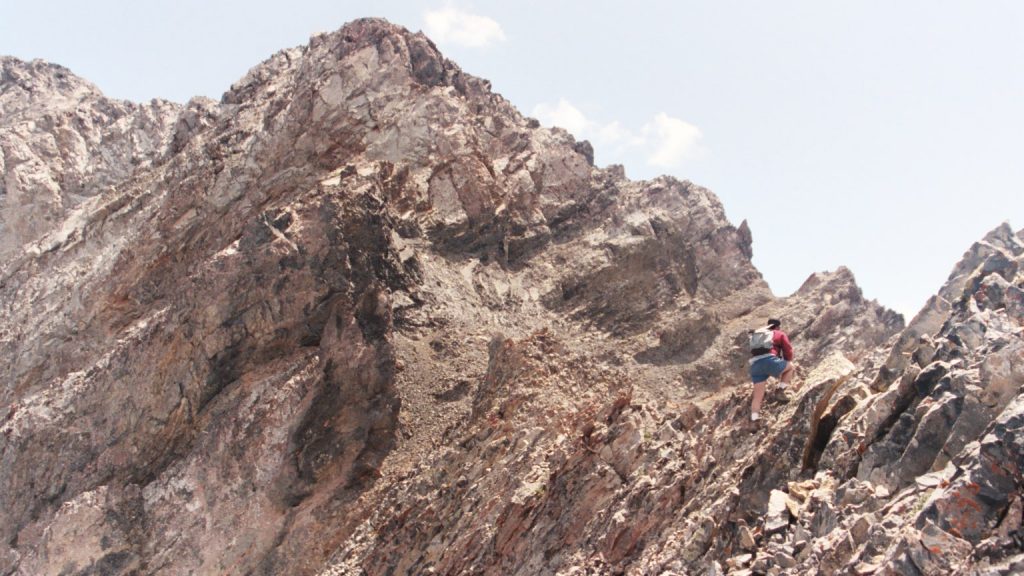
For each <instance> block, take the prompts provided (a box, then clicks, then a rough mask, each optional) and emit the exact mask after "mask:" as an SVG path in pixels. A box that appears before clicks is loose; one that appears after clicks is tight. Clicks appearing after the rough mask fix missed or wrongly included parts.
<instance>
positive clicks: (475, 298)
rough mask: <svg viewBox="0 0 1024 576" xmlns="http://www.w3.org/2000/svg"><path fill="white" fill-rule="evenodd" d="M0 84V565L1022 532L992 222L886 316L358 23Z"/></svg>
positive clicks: (1016, 285) (776, 551)
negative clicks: (764, 257) (755, 389)
mask: <svg viewBox="0 0 1024 576" xmlns="http://www.w3.org/2000/svg"><path fill="white" fill-rule="evenodd" d="M0 106H2V110H3V116H2V117H0V151H2V153H3V155H2V156H0V167H2V168H3V174H4V180H3V186H4V187H3V188H2V189H0V218H2V220H0V306H2V308H3V310H4V315H3V316H2V317H0V351H2V352H3V354H4V356H5V357H6V358H8V359H9V360H8V362H7V363H6V364H5V365H4V366H3V367H2V368H0V370H2V376H3V377H2V382H3V387H2V389H0V405H2V406H3V411H2V418H3V420H2V426H0V431H2V437H0V464H2V466H0V537H2V538H0V543H2V544H0V573H17V574H139V573H141V574H185V573H195V574H250V573H259V574H361V573H366V574H388V573H394V574H398V573H413V574H419V573H443V574H459V573H488V574H549V573H563V574H574V573H579V574H583V573H622V572H628V573H679V574H697V573H702V572H705V571H712V572H714V573H718V572H717V571H721V570H725V569H729V570H733V571H735V572H736V573H743V571H744V570H747V571H752V572H756V573H772V574H776V573H794V574H795V573H801V574H803V573H813V572H816V571H817V572H821V573H832V572H834V571H837V570H847V571H850V570H854V571H859V573H872V572H873V571H880V572H886V571H889V572H892V571H901V572H910V571H913V570H918V571H919V572H922V573H933V572H934V571H935V570H973V569H981V567H984V566H992V567H993V568H991V569H992V570H1003V569H1004V567H1005V570H1007V571H1012V570H1013V569H1014V566H1015V565H1016V564H1015V563H1018V564H1019V562H1020V559H1019V557H1018V556H1017V555H1018V554H1019V547H1020V538H1019V527H1020V520H1021V518H1020V515H1021V507H1022V504H1021V500H1020V498H1019V496H1018V492H1019V490H1020V484H1021V482H1020V472H1019V470H1020V465H1019V460H1020V458H1021V448H1020V446H1019V444H1020V438H1018V437H1017V436H1016V430H1017V428H1018V427H1019V423H1018V420H1019V419H1020V414H1018V413H1017V412H1019V410H1018V408H1019V406H1020V402H1019V397H1018V393H1019V387H1020V383H1021V366H1022V364H1021V338H1020V321H1021V310H1022V308H1024V305H1022V300H1021V287H1022V276H1021V270H1020V260H1021V244H1022V243H1021V240H1020V235H1019V234H1018V235H1014V234H1013V232H1012V230H1010V229H1009V227H1006V226H1004V227H1002V228H1000V229H998V230H996V231H994V232H993V233H992V234H991V235H990V236H989V237H988V238H986V240H985V241H984V242H982V243H979V244H978V245H977V246H975V247H974V248H972V250H971V252H969V253H968V255H966V256H965V259H964V261H963V262H961V264H959V265H958V266H957V268H956V270H955V272H954V275H953V277H952V278H951V279H950V282H949V283H948V284H947V286H945V287H944V288H943V289H942V290H941V291H940V293H939V296H937V297H936V298H935V299H934V300H933V301H932V302H930V303H929V305H928V306H926V308H925V309H924V310H923V311H922V313H921V314H919V315H918V317H917V318H915V319H914V321H913V322H912V323H911V325H910V326H909V327H908V328H907V329H905V330H903V324H902V319H901V318H900V317H899V316H898V315H895V314H894V313H892V312H890V311H887V310H885V309H883V308H882V307H880V306H879V305H877V304H876V303H874V302H869V301H867V300H865V299H864V298H863V297H862V295H861V292H860V290H859V288H857V286H856V283H855V282H854V279H853V275H852V274H851V273H850V271H849V270H846V269H844V268H841V269H839V270H837V271H835V272H831V273H819V274H814V275H812V276H811V277H810V278H809V279H808V280H807V282H806V283H805V284H804V286H803V287H801V289H800V290H799V291H798V292H797V293H795V294H794V295H792V296H790V297H788V298H784V299H779V298H776V297H774V296H773V295H772V294H771V292H770V291H769V290H768V287H767V285H766V284H765V283H764V282H763V280H762V279H761V276H760V274H759V273H758V272H757V270H756V269H755V268H754V267H753V266H752V265H751V263H750V257H751V254H752V241H753V240H752V237H751V232H750V230H749V229H748V228H747V226H746V225H745V224H741V225H740V227H739V228H736V227H733V226H732V225H731V224H729V222H728V221H727V220H726V219H725V215H724V211H723V209H722V206H721V204H720V203H719V201H718V200H717V198H715V196H714V195H713V194H712V193H711V192H709V191H708V190H705V189H703V188H701V187H699V186H696V185H693V184H691V183H689V182H680V181H677V180H675V179H672V178H659V179H655V180H652V181H647V182H631V181H629V180H626V179H625V178H624V177H623V174H622V171H621V169H619V168H616V167H610V168H607V169H601V168H597V167H594V166H593V165H592V151H591V148H590V146H589V144H588V143H586V142H576V141H575V140H574V139H573V138H572V137H571V136H570V135H568V134H567V133H565V132H564V131H561V130H558V129H554V130H547V129H541V128H539V127H538V125H537V123H536V121H534V120H532V119H529V118H524V117H522V116H521V115H520V114H519V113H518V112H516V111H515V110H514V109H513V108H512V107H511V106H510V105H509V104H508V103H507V102H506V101H504V100H503V99H502V98H501V97H500V96H498V95H495V94H493V93H492V92H490V90H489V85H488V84H487V82H486V81H483V80H480V79H477V78H473V77H471V76H469V75H466V74H465V73H463V72H462V71H461V70H459V69H458V67H457V66H455V65H454V64H453V63H451V62H449V61H447V60H445V59H444V58H443V57H442V56H441V55H440V54H439V53H438V51H437V49H436V48H435V47H434V45H433V44H432V43H430V41H429V40H428V39H426V38H425V37H423V36H422V35H418V34H410V33H408V32H407V31H405V30H403V29H401V28H398V27H395V26H392V25H390V24H387V23H386V22H382V21H379V20H362V21H358V22H355V23H353V24H350V25H348V26H346V27H344V28H342V29H341V30H339V31H337V32H335V33H332V34H327V35H321V36H317V37H315V38H313V39H312V40H311V42H310V44H309V45H307V46H305V47H301V48H296V49H291V50H287V51H284V52H281V53H279V54H276V55H274V56H273V57H271V58H270V59H269V60H267V61H266V62H264V63H263V64H261V65H259V66H257V67H256V68H254V69H253V70H252V71H250V72H249V74H247V75H246V77H245V78H243V79H242V80H241V81H239V82H238V83H236V84H235V85H234V86H233V87H232V88H231V90H230V91H228V92H227V93H226V94H225V95H224V97H223V98H222V100H221V102H219V103H214V102H211V101H206V100H194V101H192V102H190V103H188V104H187V105H185V106H178V105H173V104H169V103H163V102H157V101H155V102H153V103H151V104H149V105H146V106H139V105H133V104H128V103H123V102H114V101H110V100H107V99H105V98H103V97H102V95H100V94H99V93H98V92H97V91H96V90H95V89H94V88H93V87H91V86H90V85H88V84H87V83H85V82H84V81H82V80H80V79H77V78H75V77H74V76H72V75H71V74H70V73H69V72H67V71H66V70H63V69H61V68H59V67H55V66H52V65H49V64H44V63H39V62H33V63H23V62H19V61H17V60H13V59H9V58H8V59H4V60H3V76H2V79H0ZM769 316H781V317H782V318H783V319H784V327H785V328H786V330H787V332H789V334H790V335H791V337H792V338H793V340H794V342H795V343H796V345H797V350H798V358H799V360H800V361H801V363H802V364H801V367H800V378H799V380H800V381H801V383H802V385H801V386H800V388H799V390H798V391H796V392H793V393H791V394H790V397H784V396H782V395H780V394H778V393H772V394H770V395H769V399H768V403H767V405H766V409H765V412H764V414H765V419H764V421H763V422H762V424H761V425H760V426H752V425H751V424H750V423H749V419H748V408H747V404H748V402H749V388H748V387H747V386H745V385H744V384H745V383H746V380H747V376H746V356H747V355H746V353H745V344H746V335H747V331H748V330H749V329H750V328H752V327H756V326H759V325H761V324H763V322H764V320H765V319H766V318H768V317H769ZM897 335H898V336H897ZM887 342H888V343H887ZM883 345H884V346H883ZM1014 462H1018V463H1017V464H1014ZM922 542H924V543H925V544H921V543H922ZM922 546H923V548H922ZM932 547H941V548H942V549H943V550H948V551H949V552H948V553H944V554H940V555H936V553H935V552H934V551H932ZM986 569H987V568H986ZM748 573H749V572H748Z"/></svg>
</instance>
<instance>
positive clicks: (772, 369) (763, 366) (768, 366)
mask: <svg viewBox="0 0 1024 576" xmlns="http://www.w3.org/2000/svg"><path fill="white" fill-rule="evenodd" d="M788 365H789V362H786V361H785V360H783V359H782V358H779V357H778V356H765V357H764V358H761V359H760V360H757V361H755V362H754V363H753V364H751V365H750V379H751V380H752V381H753V382H754V384H760V383H761V382H764V381H765V380H767V379H768V377H769V376H774V377H776V378H778V377H779V375H781V374H782V371H783V370H785V369H786V366H788Z"/></svg>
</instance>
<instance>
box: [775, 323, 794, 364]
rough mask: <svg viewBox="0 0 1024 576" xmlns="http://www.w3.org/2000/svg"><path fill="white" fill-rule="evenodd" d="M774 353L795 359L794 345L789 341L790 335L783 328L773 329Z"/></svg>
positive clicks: (784, 357) (787, 358) (784, 358)
mask: <svg viewBox="0 0 1024 576" xmlns="http://www.w3.org/2000/svg"><path fill="white" fill-rule="evenodd" d="M772 354H774V355H775V356H779V355H780V354H781V356H782V359H783V360H792V359H793V346H792V345H791V344H790V343H789V336H786V333H785V332H783V331H782V330H772Z"/></svg>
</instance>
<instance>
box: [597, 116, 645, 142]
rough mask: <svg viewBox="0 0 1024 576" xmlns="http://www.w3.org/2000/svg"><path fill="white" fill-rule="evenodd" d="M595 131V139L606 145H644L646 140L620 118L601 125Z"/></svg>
mask: <svg viewBox="0 0 1024 576" xmlns="http://www.w3.org/2000/svg"><path fill="white" fill-rule="evenodd" d="M595 132H596V134H595V135H594V140H595V141H596V142H597V143H598V144H601V145H604V146H616V147H619V148H626V147H629V146H643V145H644V142H645V141H644V139H643V137H642V136H637V135H636V134H634V133H633V131H632V130H630V129H629V128H626V127H625V126H623V125H622V124H621V123H620V122H619V121H618V120H614V121H612V122H610V123H608V124H605V125H603V126H601V127H600V128H599V129H598V130H596V131H595Z"/></svg>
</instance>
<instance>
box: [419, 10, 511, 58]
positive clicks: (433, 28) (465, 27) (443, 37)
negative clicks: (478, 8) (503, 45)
mask: <svg viewBox="0 0 1024 576" xmlns="http://www.w3.org/2000/svg"><path fill="white" fill-rule="evenodd" d="M423 25H424V31H425V32H426V34H427V36H429V37H430V38H431V39H433V40H434V41H435V42H437V43H438V44H454V45H457V46H466V47H468V48H482V47H484V46H489V45H491V44H493V43H495V42H501V41H504V40H505V31H504V30H502V29H501V24H498V23H497V22H496V21H495V20H493V19H492V18H488V17H487V16H479V15H477V14H470V13H469V12H463V11H462V10H459V9H458V8H455V7H454V6H446V7H444V8H441V9H439V10H428V11H426V12H424V14H423Z"/></svg>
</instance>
